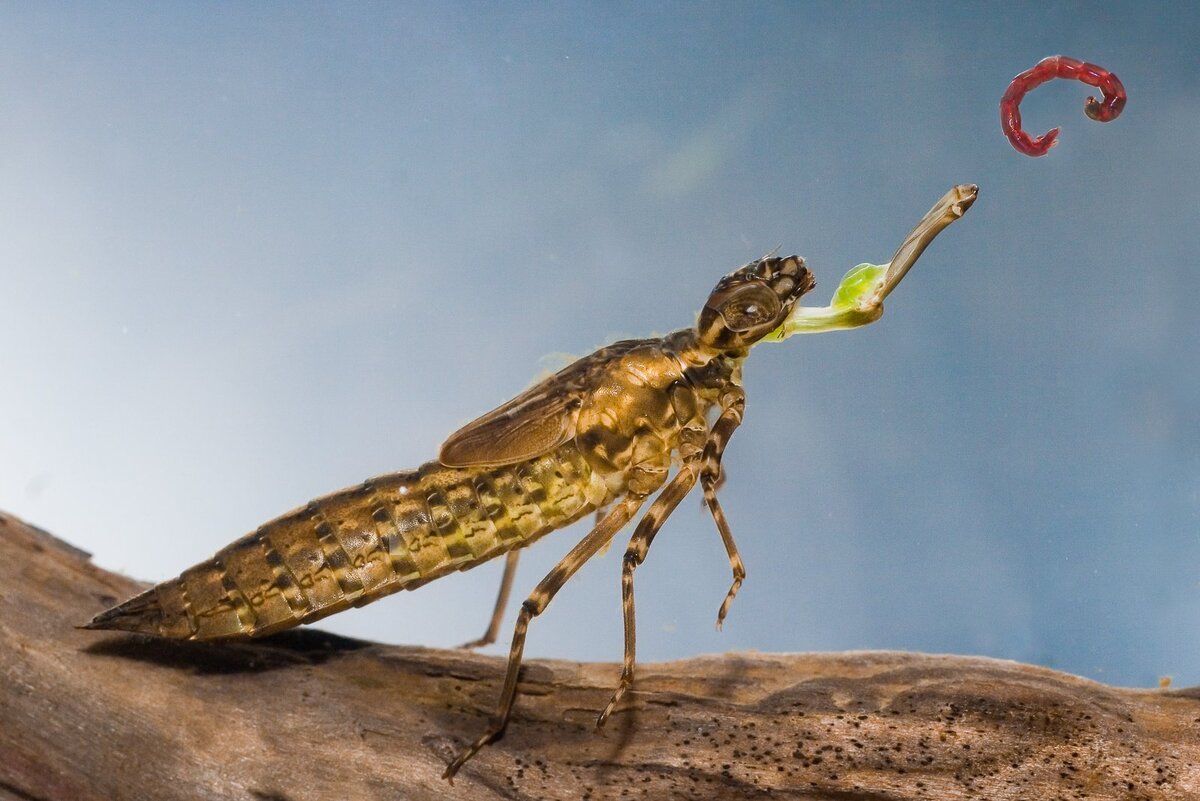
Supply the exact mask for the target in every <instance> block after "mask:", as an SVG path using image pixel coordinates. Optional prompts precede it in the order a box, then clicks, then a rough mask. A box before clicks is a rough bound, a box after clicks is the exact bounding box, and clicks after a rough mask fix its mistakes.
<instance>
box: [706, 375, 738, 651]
mask: <svg viewBox="0 0 1200 801" xmlns="http://www.w3.org/2000/svg"><path fill="white" fill-rule="evenodd" d="M745 411H746V393H745V391H743V390H742V388H741V387H739V386H733V387H731V388H730V389H728V390H727V391H726V392H725V394H724V395H723V396H722V397H721V416H720V417H718V418H717V422H716V423H714V424H713V427H712V431H711V432H710V433H709V435H708V442H707V443H705V445H704V468H703V470H702V471H701V473H700V486H701V487H703V488H704V502H705V503H706V504H707V505H708V511H709V512H711V513H712V517H713V521H714V522H715V523H716V524H717V531H719V532H720V534H721V542H723V543H724V544H725V553H726V554H728V555H729V567H730V568H731V569H732V570H733V584H731V585H730V586H729V592H727V593H726V594H725V600H724V601H722V602H721V609H720V610H719V611H718V612H717V629H718V630H720V628H721V624H722V623H724V622H725V615H726V614H728V613H729V605H730V604H732V603H733V598H734V596H735V595H737V592H738V590H739V589H741V586H742V582H743V581H745V580H746V566H745V565H744V564H742V557H741V554H739V553H738V549H737V544H736V543H735V542H734V541H733V532H732V531H730V530H729V521H728V520H726V519H725V510H724V509H722V508H721V504H720V502H719V501H717V487H718V485H719V484H720V483H721V478H722V472H721V457H722V456H723V455H724V454H725V446H726V445H727V444H728V443H729V438H730V437H732V436H733V432H734V431H736V430H737V427H738V426H740V425H741V424H742V414H743V413H744V412H745Z"/></svg>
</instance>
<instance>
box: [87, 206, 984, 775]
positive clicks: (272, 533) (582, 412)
mask: <svg viewBox="0 0 1200 801" xmlns="http://www.w3.org/2000/svg"><path fill="white" fill-rule="evenodd" d="M976 191H977V190H976V187H974V186H965V185H964V186H960V187H955V188H954V189H952V190H951V191H950V192H949V193H947V195H946V196H945V197H943V199H942V200H941V201H939V203H938V204H937V205H935V206H934V208H933V209H931V210H930V212H929V214H927V215H926V217H925V218H924V219H923V220H922V221H921V223H920V224H918V226H917V228H916V229H914V230H913V232H912V233H911V234H910V235H909V237H908V238H907V239H906V240H905V242H904V244H902V245H901V248H900V249H899V250H898V251H897V253H896V256H895V257H894V258H893V260H892V262H890V264H889V267H888V269H887V271H886V274H885V275H884V277H883V281H882V283H881V284H879V285H878V286H877V287H876V288H875V289H874V290H873V294H870V295H869V296H868V299H867V301H866V303H867V306H864V307H863V308H859V307H858V306H846V307H844V308H843V307H840V306H839V307H828V309H826V310H825V311H824V312H822V311H820V310H817V311H818V315H817V316H816V317H813V316H812V315H809V316H807V317H804V318H803V319H802V320H800V321H799V322H797V321H796V320H794V319H793V313H794V312H797V313H798V312H801V311H805V310H802V309H799V307H798V306H797V302H798V301H799V299H800V297H801V296H802V295H803V294H804V293H805V292H807V291H809V290H810V289H812V287H813V284H814V281H813V277H812V274H811V273H809V271H808V268H807V267H805V265H804V261H803V260H802V259H800V258H799V257H796V256H788V257H786V258H776V257H773V256H768V257H765V258H762V259H758V260H756V261H754V262H751V263H750V264H747V265H746V266H744V267H742V268H740V269H738V270H735V271H734V272H732V273H730V274H729V275H727V276H725V277H724V278H722V279H721V281H720V282H719V283H718V284H717V286H716V287H715V288H714V289H713V291H712V293H711V294H710V295H709V298H708V300H707V302H706V303H705V304H704V308H703V309H702V310H701V312H700V317H699V320H698V321H697V324H696V326H695V327H694V328H690V329H685V330H682V331H676V332H675V333H673V334H670V335H668V336H666V337H662V338H660V339H644V340H628V341H624V342H618V343H616V344H614V345H611V346H609V347H606V348H602V349H600V350H598V351H597V352H595V353H593V354H592V355H591V356H588V357H586V358H583V359H580V360H579V361H577V362H575V363H574V364H572V365H570V366H569V367H567V368H566V369H564V370H562V371H560V372H559V373H557V374H556V375H554V376H552V377H550V378H548V379H546V380H545V381H542V382H541V383H539V384H537V385H536V386H534V387H533V388H531V389H529V390H528V391H526V392H524V393H522V394H521V395H519V396H517V397H516V398H514V399H513V400H511V401H509V402H508V403H506V404H504V405H503V406H500V407H499V408H497V409H495V410H493V411H491V412H489V413H487V414H485V415H484V416H482V417H480V418H479V419H477V420H475V421H474V422H472V423H470V424H468V425H467V426H465V427H463V428H462V429H460V430H459V431H456V432H455V433H454V434H451V435H450V437H449V438H448V439H447V440H446V441H445V443H443V445H442V448H441V452H440V453H439V455H438V459H437V461H435V462H429V463H428V464H425V465H424V466H422V467H421V468H419V469H417V470H416V471H413V472H409V473H395V474H392V475H387V476H382V477H380V478H375V479H371V480H369V481H366V482H364V483H363V484H361V485H360V486H357V487H352V488H350V489H346V490H342V491H341V492H337V493H334V494H332V495H327V496H325V497H323V498H318V499H317V500H314V501H312V502H310V503H309V504H307V505H306V506H304V507H302V508H300V509H297V510H295V511H293V512H289V513H288V514H286V515H284V516H282V517H280V518H278V519H276V520H273V521H271V522H270V523H267V524H265V525H263V526H261V527H260V528H259V529H258V530H257V531H255V532H253V533H252V534H248V535H247V536H245V537H243V538H242V539H240V540H238V541H236V542H234V543H233V544H231V545H229V546H227V547H226V548H224V549H222V550H221V551H219V552H218V553H217V554H216V555H215V556H214V557H213V558H211V559H209V560H208V561H205V562H202V563H200V564H199V565H196V566H195V567H192V568H190V569H188V570H185V571H184V572H183V574H182V575H181V576H179V577H178V578H176V579H172V580H170V581H166V582H164V583H162V584H159V585H158V586H156V587H153V588H151V589H150V590H147V591H146V592H144V593H142V594H141V595H138V596H137V597H135V598H133V599H131V600H129V601H126V602H125V603H123V604H120V605H119V606H116V607H114V608H112V609H109V610H107V611H105V612H102V613H100V614H99V615H97V616H96V617H95V619H93V620H92V621H91V622H90V623H89V624H87V627H88V628H95V629H124V630H128V631H139V632H146V633H150V634H155V635H158V636H161V637H172V638H178V639H218V638H237V637H255V636H260V635H264V634H270V633H272V632H276V631H279V630H281V629H285V628H288V627H291V626H294V625H298V624H300V623H309V622H312V621H314V620H317V619H319V618H322V617H324V616H326V615H330V614H333V613H334V612H339V611H341V610H342V609H345V608H347V607H350V606H358V605H362V604H365V603H368V602H370V601H373V600H375V599H377V598H381V597H383V596H384V595H388V594H390V593H393V592H396V591H397V590H403V589H413V588H415V587H419V586H421V585H422V584H424V583H426V582H428V581H432V580H433V579H435V578H438V577H439V576H443V575H445V574H447V573H450V572H452V571H455V570H465V569H467V568H470V567H474V566H475V565H478V564H481V563H483V562H485V561H487V560H489V559H492V558H494V557H497V556H499V555H501V554H508V556H507V558H506V560H505V573H504V580H503V583H502V586H501V590H500V596H499V599H498V601H497V605H496V611H495V613H494V614H493V618H492V622H491V625H490V626H489V627H488V630H487V633H485V634H484V636H483V637H482V638H481V639H479V640H477V641H475V642H473V643H471V644H470V645H472V646H474V645H479V644H484V643H487V642H490V641H492V639H493V638H494V636H495V632H496V629H497V626H498V622H499V616H500V614H501V613H502V611H503V607H504V604H505V602H506V599H507V597H508V591H509V588H510V587H511V583H512V576H513V572H514V570H515V567H516V554H517V551H518V549H520V548H522V547H524V546H525V545H528V544H529V543H531V542H533V541H534V540H536V539H538V538H539V537H542V536H544V535H545V534H547V533H549V532H551V531H553V530H555V529H558V528H561V527H563V526H565V525H567V524H569V523H571V522H573V521H575V520H577V519H579V518H581V517H583V516H584V515H587V514H588V513H590V512H593V511H595V512H596V513H597V514H596V522H595V525H594V526H593V528H592V529H591V531H589V532H588V533H587V535H585V536H584V537H583V539H581V540H580V541H579V542H578V543H577V544H576V545H575V546H574V547H573V548H572V549H571V550H570V551H569V552H568V553H567V555H566V556H564V557H563V558H562V559H561V560H560V561H559V562H558V564H557V565H555V566H554V568H553V569H552V570H551V571H550V572H549V573H548V574H547V575H546V576H545V577H544V578H543V579H542V580H541V581H540V582H538V584H537V585H536V586H535V587H534V589H533V591H532V592H531V593H530V594H529V596H528V597H527V598H526V599H525V601H524V602H523V603H522V604H521V610H520V612H519V614H518V615H517V621H516V625H515V626H514V628H513V639H512V646H511V648H510V651H509V658H508V666H507V669H506V671H505V676H504V684H503V688H502V689H501V692H500V700H499V703H498V704H497V708H496V713H495V715H494V716H493V717H492V719H491V721H490V722H489V724H488V726H487V728H486V729H485V730H484V732H483V734H482V735H480V736H479V737H478V738H477V739H476V740H475V741H474V742H472V743H471V744H470V745H469V746H468V747H466V748H465V749H464V750H463V751H462V752H461V753H460V754H459V755H458V756H457V757H456V758H455V759H454V760H453V761H452V762H451V763H450V765H449V766H448V767H447V768H446V772H445V776H446V778H451V777H453V776H454V774H455V773H456V772H457V771H458V770H459V768H461V767H462V766H463V764H464V763H465V762H466V761H467V760H468V759H470V758H471V756H472V755H474V754H475V753H476V752H478V751H479V749H480V748H482V747H483V746H485V745H487V744H488V743H489V742H491V741H492V740H494V739H496V738H497V737H499V736H500V735H501V734H502V733H503V732H504V728H505V726H506V725H507V723H508V717H509V713H510V712H511V710H512V704H513V699H514V698H515V697H516V692H517V676H518V674H519V671H520V667H521V658H522V655H523V653H524V649H525V636H526V633H527V631H528V628H529V624H530V622H531V621H532V620H533V618H535V617H537V616H538V615H539V614H541V613H542V611H543V610H545V608H546V607H547V606H548V605H549V603H550V602H551V600H553V598H554V595H555V594H556V593H557V592H558V590H560V589H561V588H562V587H563V585H564V584H565V583H566V582H567V581H569V580H570V578H571V577H572V576H573V575H574V574H575V573H576V571H578V570H579V568H580V567H582V566H583V564H584V563H585V562H587V560H588V559H590V558H591V557H592V556H594V555H596V554H597V553H599V552H600V551H601V550H603V549H604V548H605V547H607V546H608V544H609V543H610V542H611V540H612V538H613V537H614V536H615V535H616V534H617V532H618V531H620V530H621V528H622V527H624V526H625V525H626V524H627V523H629V522H630V521H631V520H632V519H633V518H634V517H635V516H636V515H637V513H638V511H639V510H640V509H641V507H642V506H643V504H644V503H645V502H646V501H647V500H648V498H649V497H650V496H651V495H652V494H653V493H655V492H658V491H659V490H660V489H661V492H658V496H657V497H656V498H655V499H654V500H653V501H652V502H651V503H650V506H649V509H648V510H647V511H646V513H645V515H643V517H642V519H641V520H640V521H639V522H638V525H637V527H636V528H635V529H634V532H633V536H632V537H631V538H630V541H629V545H628V547H627V549H626V551H625V556H624V559H623V560H622V568H621V600H622V608H623V614H624V624H625V659H624V665H623V667H622V671H621V678H620V683H619V684H618V686H617V689H616V691H615V692H614V693H613V696H612V699H611V701H609V703H608V705H607V706H606V707H605V708H604V710H603V711H602V712H601V713H600V716H599V718H598V720H597V725H603V724H604V722H605V720H607V718H608V717H609V715H610V713H611V712H612V711H613V709H614V708H615V706H616V704H617V703H618V702H619V701H620V699H621V697H622V696H623V694H624V693H625V692H626V691H627V690H628V689H629V688H630V687H631V686H632V684H633V671H634V664H635V653H636V633H635V632H636V625H635V615H634V593H633V579H634V573H635V571H636V570H637V567H638V566H639V565H640V564H641V563H642V562H643V561H644V560H645V558H646V555H647V553H648V552H649V549H650V545H651V543H652V542H653V540H654V537H655V535H656V534H657V533H658V531H659V529H660V528H661V526H662V524H663V523H664V522H665V521H666V519H667V517H668V516H669V515H670V514H671V512H672V511H674V509H675V507H676V506H678V505H679V503H680V502H681V501H682V500H683V499H684V498H685V497H686V496H687V495H688V493H689V492H691V491H692V489H694V488H695V486H696V484H697V483H699V484H700V486H701V487H702V489H703V492H704V501H705V505H706V506H707V507H708V509H709V511H710V512H711V514H712V517H713V521H714V522H715V523H716V526H717V531H718V532H719V534H720V536H721V541H722V543H723V544H724V546H725V550H726V552H727V554H728V556H729V564H730V569H731V571H732V573H733V582H732V584H731V585H730V587H729V590H728V592H727V593H726V594H725V600H724V601H723V602H722V604H721V607H720V610H719V611H718V613H717V625H718V627H719V626H720V625H721V622H722V621H723V620H724V618H725V615H726V613H727V612H728V610H729V604H730V602H731V601H732V600H733V598H734V596H735V595H736V593H737V591H738V588H739V587H740V586H741V584H742V580H743V579H744V578H745V576H746V571H745V568H744V567H743V565H742V560H741V557H740V556H739V555H738V550H737V546H736V545H735V543H734V540H733V534H732V532H731V531H730V528H729V524H728V522H727V521H726V519H725V513H724V512H723V511H722V509H721V505H720V503H719V502H718V500H717V487H718V485H719V484H720V481H721V457H722V455H723V453H724V451H725V446H726V444H727V443H728V442H729V439H730V437H731V436H732V435H733V433H734V431H736V429H737V427H738V426H739V425H740V424H741V422H742V415H743V413H744V411H745V407H746V395H745V392H744V391H743V389H742V385H741V369H742V362H743V361H744V360H745V358H746V356H747V355H748V354H749V352H750V348H751V346H753V345H754V344H755V343H757V342H759V341H761V340H762V339H763V338H764V337H767V336H768V335H769V334H771V333H773V332H774V333H776V334H777V336H776V337H775V338H776V339H782V338H786V336H787V335H789V334H788V331H789V330H790V329H788V326H791V325H793V323H795V324H796V325H798V326H799V327H800V328H801V329H803V328H805V327H806V326H807V327H808V328H809V329H810V330H822V329H823V330H833V329H835V328H838V327H853V326H857V325H865V324H867V323H869V322H872V321H873V320H875V319H878V316H879V314H881V313H882V306H881V305H880V304H881V303H882V298H883V297H884V296H886V294H887V292H889V291H891V288H892V287H894V286H895V284H896V283H897V282H899V281H900V279H901V278H903V276H904V274H905V273H906V272H907V270H908V269H909V267H911V266H912V263H913V262H914V261H915V260H916V258H917V257H918V256H919V255H920V253H921V252H922V251H923V250H924V249H925V247H926V246H927V245H928V244H929V241H930V240H931V239H932V238H933V237H934V236H936V234H937V232H938V231H940V230H942V229H943V228H945V227H946V226H947V225H949V224H950V222H952V221H953V220H955V219H958V218H959V217H961V216H962V213H963V211H965V209H966V208H968V207H969V206H970V204H971V203H972V202H974V199H975V195H976ZM863 266H865V267H872V265H863ZM857 274H858V268H855V270H853V271H851V273H850V274H849V275H848V277H852V276H855V275H857ZM854 280H855V281H857V280H858V279H854ZM855 291H857V290H855ZM814 320H816V321H818V323H814V322H813V321H814ZM814 324H816V325H818V326H819V327H818V328H813V326H814ZM672 468H675V474H674V476H670V473H671V470H672Z"/></svg>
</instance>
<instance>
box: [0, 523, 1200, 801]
mask: <svg viewBox="0 0 1200 801" xmlns="http://www.w3.org/2000/svg"><path fill="white" fill-rule="evenodd" d="M140 586H141V585H139V584H137V583H136V582H134V581H131V580H129V579H126V578H123V577H120V576H116V575H113V574H111V573H107V572H105V571H103V570H100V569H99V568H97V567H95V566H93V565H92V564H91V563H90V562H89V561H88V558H87V555H86V554H84V553H82V552H80V551H77V550H75V549H73V548H71V547H70V546H68V545H66V544H64V543H62V542H60V541H58V540H56V539H54V538H53V537H51V536H50V535H48V534H46V533H44V532H41V531H39V530H37V529H35V528H32V527H29V526H27V525H25V524H23V523H21V522H20V521H19V520H17V519H15V518H12V517H4V516H0V682H2V684H0V799H10V798H11V799H38V800H39V801H43V800H44V801H52V800H53V801H58V799H62V800H63V801H88V800H89V799H103V800H104V801H123V800H124V799H131V800H132V799H136V800H137V801H142V800H143V799H146V800H148V801H149V800H152V801H169V800H170V799H187V800H188V801H197V800H198V799H246V800H247V801H282V800H283V799H289V800H290V801H308V800H310V799H311V800H313V801H316V800H317V799H338V800H339V801H341V800H342V799H348V800H354V799H370V800H371V801H382V800H385V799H386V800H391V799H396V800H397V801H409V800H410V799H412V800H416V799H499V798H504V799H536V800H537V801H543V800H545V801H549V800H550V799H571V800H572V801H577V800H578V799H597V800H599V799H626V798H631V799H638V798H645V799H676V798H680V799H683V798H696V799H722V800H724V799H742V798H768V797H770V798H789V799H837V800H838V801H906V800H907V799H989V800H990V801H1001V800H1003V799H1029V800H1030V801H1045V800H1047V799H1057V798H1062V799H1075V798H1088V799H1122V801H1130V800H1132V799H1164V800H1165V799H1170V801H1182V800H1184V799H1200V691H1198V690H1195V689H1193V690H1179V691H1161V690H1123V689H1115V688H1111V687H1106V686H1103V685H1100V684H1096V683H1094V682H1091V681H1086V680H1084V679H1080V678H1076V677H1074V676H1069V675H1065V674H1062V673H1056V672H1054V671H1051V670H1045V669H1042V668H1037V667H1031V666H1028V665H1020V664H1016V663H1012V662H1002V661H995V660H988V659H976V658H966V657H954V656H925V655H920V654H903V653H846V654H817V655H766V654H727V655H724V656H719V657H704V658H699V659H691V660H687V661H684V662H674V663H670V664H655V665H644V666H643V667H642V669H641V672H640V674H639V676H638V685H637V692H636V693H635V694H634V695H633V697H632V699H631V700H630V703H629V704H627V705H626V706H625V707H624V711H620V712H618V713H617V714H616V715H614V718H613V720H612V721H611V722H610V724H609V729H607V730H606V731H605V732H603V733H601V734H597V733H596V732H595V731H594V729H593V720H594V718H595V714H596V711H597V710H598V709H600V708H601V707H602V706H603V705H604V703H605V702H606V701H607V699H608V696H609V693H610V691H611V689H612V687H613V683H614V682H615V680H616V677H617V673H618V668H617V667H616V666H615V665H611V664H599V665H588V664H585V665H581V664H573V663H567V662H538V661H535V662H531V663H530V664H528V665H527V667H526V669H525V671H524V674H523V679H522V682H521V690H522V695H521V697H520V699H519V700H518V703H517V710H516V714H515V716H514V718H513V722H512V725H511V726H510V727H509V732H508V734H507V736H506V737H505V738H504V739H503V740H501V741H500V742H499V743H497V744H496V745H494V746H492V747H490V748H487V749H484V751H483V752H481V753H480V754H479V756H478V757H476V758H475V759H474V760H472V761H471V762H469V763H468V764H467V766H466V767H465V768H464V769H463V771H462V773H461V774H459V777H458V779H457V780H456V782H455V784H454V785H453V786H450V785H448V784H447V783H446V782H444V781H443V780H442V779H441V778H440V775H441V772H442V769H443V767H444V766H445V764H446V762H447V761H448V760H449V759H450V757H451V756H452V755H453V753H454V752H455V751H456V749H457V748H459V747H460V746H461V745H462V744H463V743H465V742H466V741H468V740H470V739H471V738H473V737H475V736H476V734H477V733H478V732H479V731H480V728H481V726H482V725H483V724H484V721H485V718H486V716H487V715H488V714H489V713H490V711H491V709H492V705H493V703H494V701H495V697H496V691H497V683H498V681H499V680H500V678H501V676H502V673H503V662H502V661H501V660H500V659H499V658H495V657H485V656H478V655H473V654H469V653H461V652H447V651H433V650H427V649H422V648H400V647H392V646H382V645H372V644H370V643H364V642H356V641H352V640H346V639H343V638H340V637H336V636H333V635H329V634H324V633H322V632H320V631H316V630H304V631H296V632H289V633H287V634H284V635H280V636H278V637H274V638H271V639H268V640H263V641H258V642H254V643H249V644H241V645H213V644H190V643H169V642H162V641H154V640H150V639H147V638H144V637H140V636H131V635H112V634H99V633H96V632H88V631H79V630H76V629H74V628H73V625H75V624H77V623H80V622H82V621H85V620H87V619H88V618H89V617H90V616H91V615H92V614H94V613H95V612H96V611H98V610H100V609H102V608H103V607H105V606H107V605H109V604H111V603H112V602H113V601H115V600H117V599H120V598H123V597H125V596H127V595H129V594H131V593H132V592H134V591H135V590H137V589H138V588H139V587H140ZM403 602H404V599H402V598H398V599H393V600H391V601H385V602H384V603H403Z"/></svg>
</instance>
